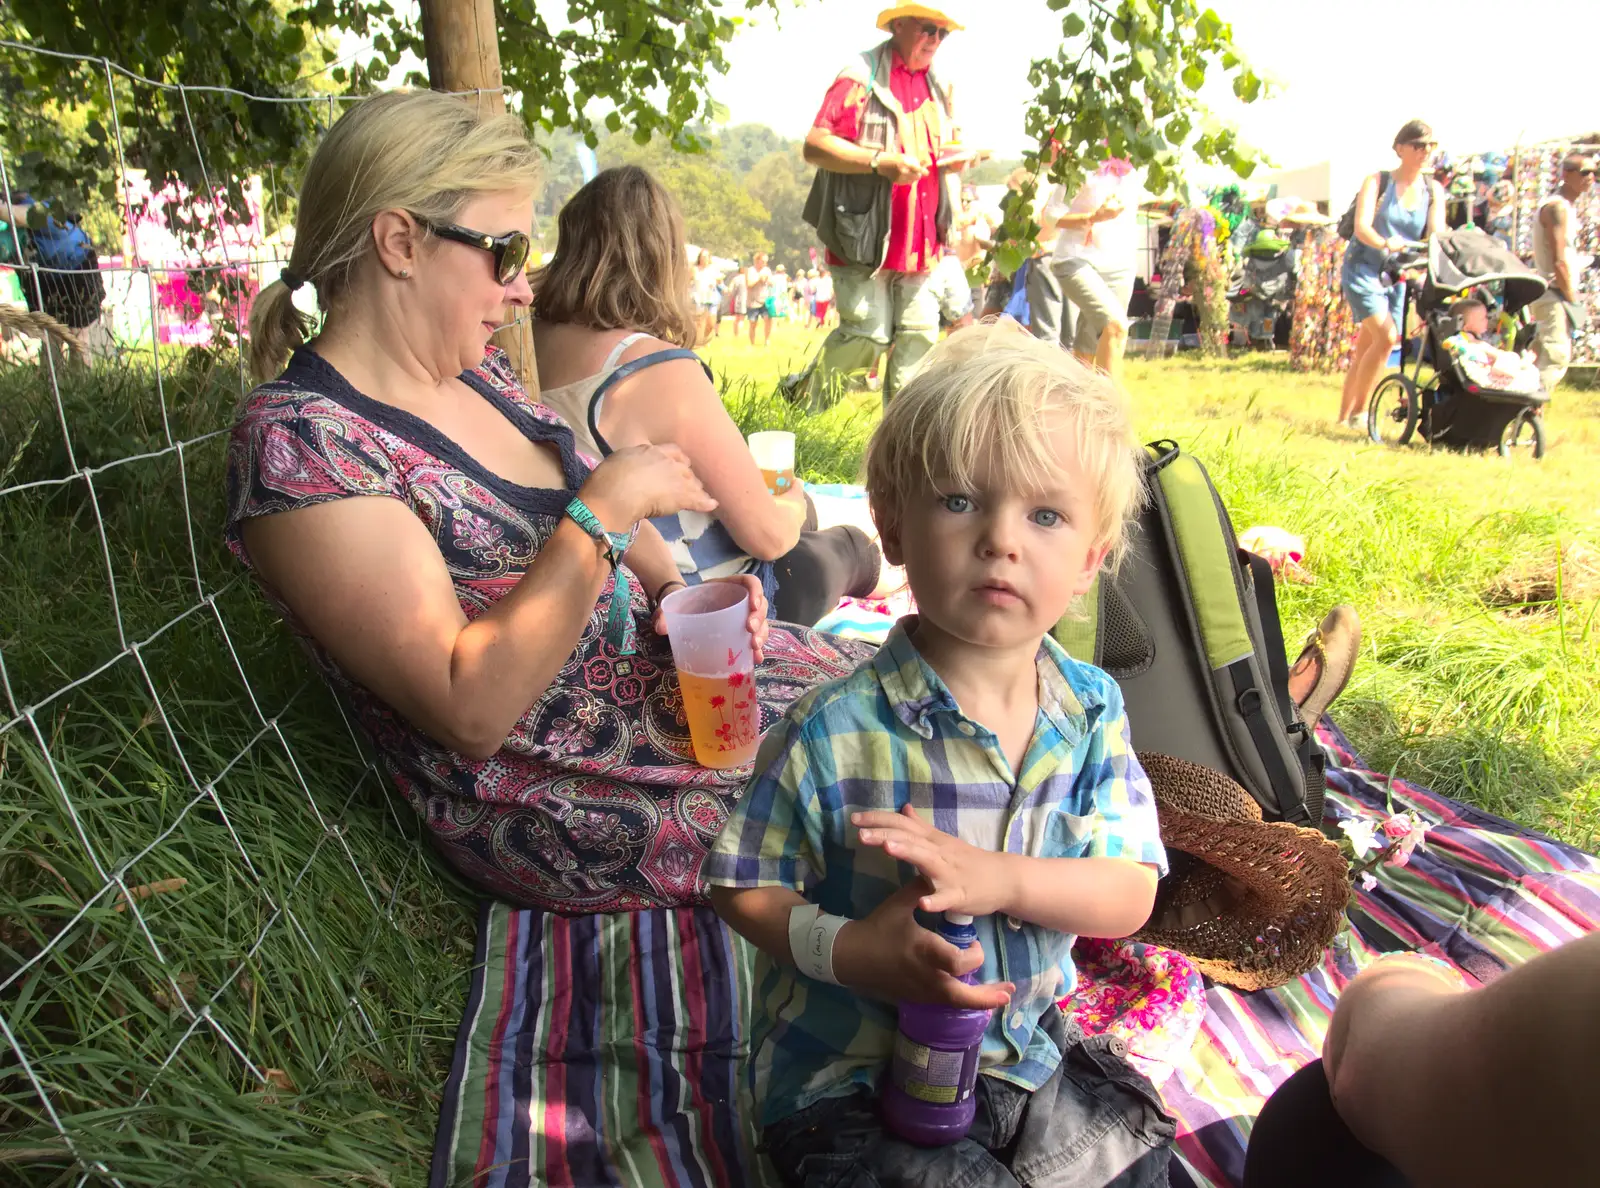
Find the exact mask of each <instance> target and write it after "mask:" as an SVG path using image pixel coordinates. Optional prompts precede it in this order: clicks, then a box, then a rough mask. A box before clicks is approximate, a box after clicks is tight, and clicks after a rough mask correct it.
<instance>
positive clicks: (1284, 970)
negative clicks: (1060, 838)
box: [1133, 754, 1350, 990]
mask: <svg viewBox="0 0 1600 1188" xmlns="http://www.w3.org/2000/svg"><path fill="white" fill-rule="evenodd" d="M1139 762H1140V763H1141V764H1143V765H1144V769H1145V772H1146V773H1147V774H1148V775H1149V776H1150V783H1151V786H1152V787H1153V788H1154V789H1155V797H1156V810H1157V812H1158V813H1159V814H1160V817H1161V840H1162V841H1163V842H1164V843H1165V844H1166V846H1167V848H1168V850H1169V851H1175V852H1172V853H1169V855H1168V857H1169V859H1170V861H1171V865H1172V873H1170V874H1169V875H1168V876H1167V877H1166V878H1164V879H1162V880H1161V883H1160V886H1159V887H1157V889H1156V906H1155V910H1154V912H1152V913H1151V916H1150V921H1149V923H1147V924H1146V925H1145V926H1144V927H1143V928H1141V929H1140V930H1139V931H1138V932H1136V933H1134V936H1133V939H1135V940H1141V941H1146V942H1148V943H1150V944H1154V945H1160V946H1161V947H1163V948H1167V949H1176V950H1178V952H1180V953H1183V954H1185V955H1186V956H1188V957H1190V958H1192V959H1193V960H1194V963H1195V964H1196V965H1197V966H1199V968H1200V971H1201V972H1202V973H1204V974H1206V975H1207V976H1209V977H1211V978H1214V979H1215V980H1216V981H1219V982H1222V983H1223V984H1225V985H1228V986H1232V987H1234V988H1235V989H1238V990H1261V989H1265V988H1266V987H1269V986H1281V985H1283V984H1284V983H1285V982H1287V981H1290V980H1291V979H1293V978H1297V977H1299V976H1300V975H1301V974H1303V973H1305V972H1306V970H1308V969H1310V968H1311V967H1312V966H1314V965H1316V964H1317V962H1318V961H1320V960H1321V959H1322V953H1323V950H1324V949H1326V948H1327V947H1328V944H1329V942H1331V941H1332V940H1333V937H1334V934H1335V933H1337V932H1338V931H1339V927H1340V924H1341V922H1342V920H1343V917H1344V908H1345V905H1346V904H1347V903H1348V902H1349V899H1350V873H1349V864H1348V862H1347V861H1346V859H1345V856H1344V853H1343V852H1342V851H1341V850H1340V849H1339V847H1338V846H1337V845H1336V844H1335V843H1333V842H1332V841H1330V840H1329V839H1328V838H1326V837H1324V836H1323V835H1322V834H1321V833H1320V832H1318V831H1317V830H1315V829H1304V828H1301V827H1300V826H1298V825H1290V824H1288V823H1287V822H1283V821H1270V822H1269V821H1263V820H1262V819H1261V809H1260V807H1259V806H1258V805H1257V804H1256V801H1255V798H1254V797H1252V796H1251V795H1250V794H1249V793H1248V792H1246V791H1245V790H1244V789H1243V788H1241V787H1240V786H1239V785H1238V784H1236V783H1234V782H1233V781H1232V780H1230V779H1228V778H1227V777H1226V776H1224V775H1222V774H1221V773H1219V772H1215V771H1212V770H1211V769H1210V768H1209V767H1202V766H1201V765H1200V764H1198V763H1191V762H1189V761H1188V760H1187V759H1175V758H1173V757H1172V756H1170V755H1157V754H1142V755H1140V756H1139Z"/></svg>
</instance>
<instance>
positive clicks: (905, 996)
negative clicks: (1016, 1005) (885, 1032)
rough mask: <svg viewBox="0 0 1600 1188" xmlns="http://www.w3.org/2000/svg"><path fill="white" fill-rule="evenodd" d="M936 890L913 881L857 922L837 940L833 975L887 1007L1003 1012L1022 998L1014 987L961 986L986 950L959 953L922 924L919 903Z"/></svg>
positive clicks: (970, 948)
mask: <svg viewBox="0 0 1600 1188" xmlns="http://www.w3.org/2000/svg"><path fill="white" fill-rule="evenodd" d="M929 890H930V888H929V886H928V883H927V881H926V880H924V879H920V878H919V879H913V880H912V881H911V882H909V883H907V884H906V885H905V886H904V887H901V888H900V889H899V890H898V891H896V892H895V893H894V894H893V895H891V896H890V897H889V898H888V899H886V900H884V901H883V902H882V903H880V904H879V905H878V906H877V908H875V909H874V910H873V912H872V914H871V915H870V916H868V917H867V918H866V919H864V920H852V921H850V923H848V924H846V925H845V926H844V927H843V928H842V929H840V930H839V935H838V937H837V938H836V939H835V941H834V950H833V972H834V975H835V976H836V977H837V978H838V979H839V981H840V982H841V983H843V984H844V985H845V986H848V987H849V988H850V989H852V990H857V991H860V992H861V993H863V994H868V995H871V996H872V997H873V998H880V999H883V1000H884V1001H886V1002H907V1001H909V1002H933V1003H941V1004H944V1005H946V1006H955V1007H963V1008H966V1009H968V1010H992V1009H993V1008H995V1007H1003V1006H1005V1005H1006V1004H1007V1003H1009V1002H1010V1001H1011V996H1012V994H1014V993H1016V989H1017V988H1016V986H1015V985H1013V984H1012V983H1010V982H990V983H988V984H986V985H977V986H969V985H968V984H967V983H965V982H963V981H961V976H962V975H963V974H968V973H971V972H972V971H973V970H975V969H977V968H978V967H979V966H981V965H982V964H983V946H982V945H978V944H973V945H969V946H968V947H967V948H965V949H958V948H956V946H954V945H952V944H951V943H950V942H949V941H947V940H945V939H944V937H942V936H940V935H939V934H938V933H936V932H930V931H928V929H926V928H924V927H922V925H920V924H918V923H917V918H916V907H917V901H918V900H919V899H921V898H922V897H923V896H924V895H926V894H927V893H928V891H929Z"/></svg>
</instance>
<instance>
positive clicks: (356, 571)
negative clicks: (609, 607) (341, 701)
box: [242, 449, 714, 759]
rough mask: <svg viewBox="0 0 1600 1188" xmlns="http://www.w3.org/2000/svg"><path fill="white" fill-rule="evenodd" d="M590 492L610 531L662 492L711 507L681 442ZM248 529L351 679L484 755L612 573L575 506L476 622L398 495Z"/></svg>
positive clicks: (248, 538)
mask: <svg viewBox="0 0 1600 1188" xmlns="http://www.w3.org/2000/svg"><path fill="white" fill-rule="evenodd" d="M580 494H581V495H582V497H583V499H584V501H585V502H586V503H588V504H589V506H590V508H591V509H592V510H593V511H594V512H595V514H596V515H597V516H598V517H599V518H600V521H601V523H603V524H605V525H606V527H607V528H608V529H610V530H612V531H623V530H625V529H626V528H627V526H628V525H629V524H631V523H633V522H634V521H635V520H637V519H642V518H643V517H644V516H646V515H650V514H656V513H657V509H658V506H660V505H665V506H669V507H672V508H674V509H676V508H679V507H690V506H701V507H703V508H704V509H705V510H710V508H711V507H712V506H714V505H713V504H712V501H711V500H710V499H709V498H708V497H706V496H705V494H704V492H703V491H701V490H700V489H699V484H698V483H697V482H696V481H695V479H694V475H693V472H692V471H691V470H690V469H689V465H688V460H687V459H686V458H684V456H683V455H682V454H681V453H679V452H678V451H675V450H660V449H653V450H631V451H627V453H626V455H620V454H619V455H614V456H613V458H611V459H608V460H607V461H606V462H605V463H604V464H602V466H601V467H600V468H599V469H598V470H596V471H595V472H594V474H593V475H591V476H590V478H589V481H588V482H586V483H585V484H584V486H583V489H582V491H581V492H580ZM242 533H243V536H244V542H245V546H246V548H247V549H248V550H249V552H250V559H251V562H252V564H253V565H254V566H255V568H256V570H257V571H258V573H259V574H260V576H261V579H262V580H263V581H264V582H265V583H266V584H267V585H268V586H270V587H271V588H272V589H274V590H275V591H276V592H277V593H278V595H279V596H280V597H281V598H282V599H283V601H284V602H285V603H286V604H287V605H288V606H289V608H290V609H291V610H292V611H293V612H294V614H295V616H296V617H297V618H298V619H299V620H300V622H301V623H303V624H304V625H305V627H306V629H307V630H308V631H309V632H310V633H311V635H312V636H313V637H314V638H316V639H317V640H318V641H319V642H320V643H321V644H322V645H323V647H325V648H326V649H327V650H328V653H329V654H330V655H331V656H332V657H333V659H334V660H335V661H336V662H337V663H338V664H339V666H340V667H341V668H342V669H343V670H344V671H345V672H347V673H348V674H349V675H350V677H351V678H352V679H353V680H355V681H357V682H359V683H360V684H361V685H363V686H365V687H366V688H367V689H369V690H371V691H372V692H373V693H374V694H376V695H377V696H378V697H380V698H382V699H383V700H384V701H386V702H388V703H389V704H390V705H392V706H393V707H394V708H395V709H396V710H398V711H399V712H400V713H401V714H403V715H404V716H405V717H406V718H407V719H408V720H409V721H410V722H412V723H413V724H414V725H415V726H417V727H418V728H419V729H421V730H423V731H425V732H427V733H428V734H429V735H431V736H432V737H433V738H435V739H437V740H438V741H439V742H441V743H443V744H444V745H445V746H447V747H450V748H451V749H452V750H455V751H458V752H460V753H461V754H463V755H466V756H468V757H470V758H474V759H484V758H487V757H488V756H490V755H492V754H494V752H495V751H496V750H498V749H499V748H500V746H501V745H502V744H503V743H504V742H505V738H506V735H508V734H509V733H510V732H511V728H512V726H513V725H514V724H515V723H516V721H517V719H518V718H520V717H521V716H522V715H523V714H524V713H525V712H526V711H527V709H528V707H529V706H530V705H532V704H533V702H534V700H535V699H536V698H537V697H538V696H539V695H540V694H542V693H543V692H544V691H545V689H546V688H548V687H549V685H550V682H551V681H552V680H554V679H555V676H556V674H557V673H558V672H560V671H561V668H562V666H563V665H564V664H565V663H566V661H567V658H568V657H569V656H570V655H571V653H572V649H573V648H574V647H575V646H576V644H577V641H578V635H579V633H580V632H581V631H582V630H583V626H584V624H585V623H586V622H588V619H589V615H590V612H591V611H593V609H594V605H595V600H596V599H597V598H598V597H599V595H600V589H601V587H602V586H603V585H604V584H605V579H606V576H607V574H608V573H609V572H610V567H609V564H608V563H607V562H606V560H605V559H604V557H603V556H602V554H601V551H600V547H599V545H598V543H597V542H596V541H595V540H594V539H593V538H591V537H590V536H589V535H588V534H587V533H585V532H584V531H583V529H581V528H579V527H578V525H577V524H575V523H573V522H572V521H570V520H568V519H565V518H564V519H562V520H561V522H560V523H559V524H558V525H557V527H556V529H555V531H554V532H553V533H552V534H551V535H550V537H549V539H548V540H546V541H545V543H544V546H543V548H542V549H541V550H540V552H539V555H538V557H536V558H535V559H534V561H533V563H532V564H531V565H530V566H529V567H528V570H527V572H526V573H525V574H524V575H523V576H522V578H521V579H520V580H519V581H518V582H517V584H516V586H515V588H514V589H513V590H512V591H511V592H510V593H509V594H507V595H506V596H505V597H504V598H502V599H501V600H500V601H499V602H497V603H496V604H495V605H494V606H493V607H492V608H490V609H489V610H488V611H486V612H485V613H484V614H482V615H480V616H479V617H478V618H476V619H474V620H473V621H471V622H470V623H469V622H468V621H467V618H466V616H465V615H464V614H463V613H462V610H461V606H460V603H459V602H458V601H457V598H456V594H455V590H454V587H453V586H452V584H451V580H450V574H449V571H448V570H447V569H446V567H445V562H444V558H443V556H442V555H441V554H440V552H439V548H438V545H436V544H435V543H434V540H433V537H432V536H431V535H429V532H428V530H427V528H426V527H425V526H424V525H423V523H422V521H421V520H419V519H418V518H417V517H416V515H415V514H414V513H413V512H412V511H411V509H410V508H408V507H407V506H405V505H404V504H403V503H400V502H399V501H398V500H394V499H389V498H386V497H354V498H349V499H341V500H337V501H335V502H331V503H323V504H317V505H314V506H311V507H304V508H298V509H296V510H294V511H287V512H279V513H277V514H274V515H269V516H261V517H256V518H254V519H251V520H248V521H246V522H245V523H244V525H243V526H242ZM635 547H637V545H636V546H635Z"/></svg>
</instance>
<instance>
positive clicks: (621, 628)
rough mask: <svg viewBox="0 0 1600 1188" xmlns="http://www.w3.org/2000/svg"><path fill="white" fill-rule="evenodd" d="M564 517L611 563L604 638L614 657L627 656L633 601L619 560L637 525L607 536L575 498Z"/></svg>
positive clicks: (630, 650) (630, 646) (596, 518)
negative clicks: (594, 542) (598, 546)
mask: <svg viewBox="0 0 1600 1188" xmlns="http://www.w3.org/2000/svg"><path fill="white" fill-rule="evenodd" d="M566 516H567V518H568V519H569V520H571V521H572V522H573V523H574V524H576V525H577V526H578V527H579V528H582V529H583V530H584V531H585V532H587V533H588V534H589V535H590V536H592V537H594V539H595V540H597V541H599V542H600V544H601V545H603V546H604V547H605V558H606V560H607V561H609V562H610V563H611V573H612V578H613V581H612V586H611V608H610V610H609V611H607V613H606V638H607V639H609V640H610V641H611V646H612V647H614V648H616V649H617V654H618V655H620V656H631V655H633V654H634V650H635V648H634V632H633V610H632V607H631V606H630V605H629V602H630V600H631V599H632V597H633V582H632V580H631V579H630V578H629V576H628V568H627V566H625V565H623V563H622V557H623V554H624V553H626V552H627V551H628V550H629V549H631V548H632V547H633V542H634V538H635V537H637V536H638V535H639V525H638V524H635V525H634V526H633V528H632V530H631V531H628V532H607V531H606V527H605V525H604V524H602V523H601V522H600V517H599V516H597V515H595V514H594V512H593V511H591V510H590V509H589V505H588V504H587V503H585V502H584V501H583V500H581V499H578V498H574V499H573V500H572V502H571V503H569V504H567V509H566Z"/></svg>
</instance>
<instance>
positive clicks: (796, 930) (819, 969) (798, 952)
mask: <svg viewBox="0 0 1600 1188" xmlns="http://www.w3.org/2000/svg"><path fill="white" fill-rule="evenodd" d="M849 922H850V921H849V920H847V919H846V918H845V917H843V916H830V915H827V914H826V913H824V912H823V911H822V909H821V908H819V907H817V905H816V904H814V903H803V904H801V905H800V906H799V907H796V908H792V909H790V911H789V954H790V956H792V957H793V958H794V963H795V966H796V968H798V969H799V970H800V972H801V973H803V974H805V975H806V976H807V977H808V978H815V979H817V981H819V982H831V983H833V984H834V985H835V986H837V985H839V979H838V978H837V977H835V976H834V973H833V945H834V941H836V940H837V939H838V937H839V929H841V928H843V927H844V926H845V925H846V924H848V923H849Z"/></svg>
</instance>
